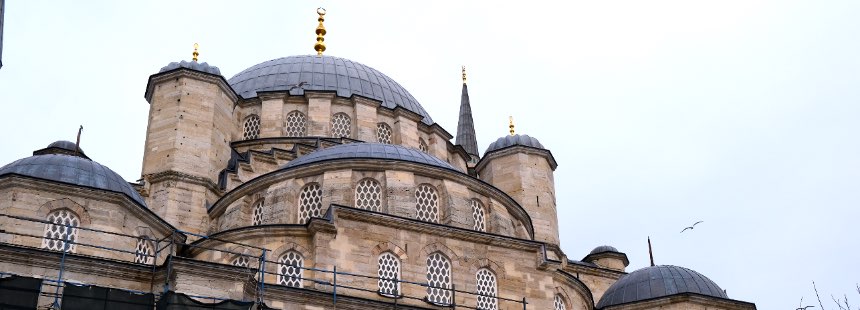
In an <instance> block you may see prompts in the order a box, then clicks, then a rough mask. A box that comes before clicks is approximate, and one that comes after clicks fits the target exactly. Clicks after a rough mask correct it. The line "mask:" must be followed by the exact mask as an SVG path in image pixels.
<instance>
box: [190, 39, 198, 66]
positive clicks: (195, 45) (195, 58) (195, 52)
mask: <svg viewBox="0 0 860 310" xmlns="http://www.w3.org/2000/svg"><path fill="white" fill-rule="evenodd" d="M198 47H200V45H199V44H197V43H194V53H191V56H194V57H192V58H191V60H193V61H195V62H196V61H197V56H200V53H198V52H197V48H198Z"/></svg>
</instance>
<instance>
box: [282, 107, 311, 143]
mask: <svg viewBox="0 0 860 310" xmlns="http://www.w3.org/2000/svg"><path fill="white" fill-rule="evenodd" d="M284 129H285V132H286V134H287V137H304V136H306V133H307V118H306V117H305V115H304V114H302V112H299V111H292V112H290V113H289V114H287V122H286V124H285V127H284Z"/></svg>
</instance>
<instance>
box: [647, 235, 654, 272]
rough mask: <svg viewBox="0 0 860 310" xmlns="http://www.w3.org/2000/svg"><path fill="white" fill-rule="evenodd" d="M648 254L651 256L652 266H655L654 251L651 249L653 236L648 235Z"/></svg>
mask: <svg viewBox="0 0 860 310" xmlns="http://www.w3.org/2000/svg"><path fill="white" fill-rule="evenodd" d="M648 256H649V257H651V266H654V252H653V251H651V236H648Z"/></svg>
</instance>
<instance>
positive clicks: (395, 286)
mask: <svg viewBox="0 0 860 310" xmlns="http://www.w3.org/2000/svg"><path fill="white" fill-rule="evenodd" d="M378 274H379V294H382V295H384V296H388V297H398V296H400V258H399V257H397V256H394V254H392V253H391V252H385V253H382V254H381V255H379V273H378Z"/></svg>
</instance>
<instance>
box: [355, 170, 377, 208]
mask: <svg viewBox="0 0 860 310" xmlns="http://www.w3.org/2000/svg"><path fill="white" fill-rule="evenodd" d="M355 207H356V208H359V209H365V210H370V211H375V212H379V209H380V207H382V186H380V185H379V182H377V181H376V180H374V179H371V178H365V179H362V180H361V181H358V184H356V186H355Z"/></svg>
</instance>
